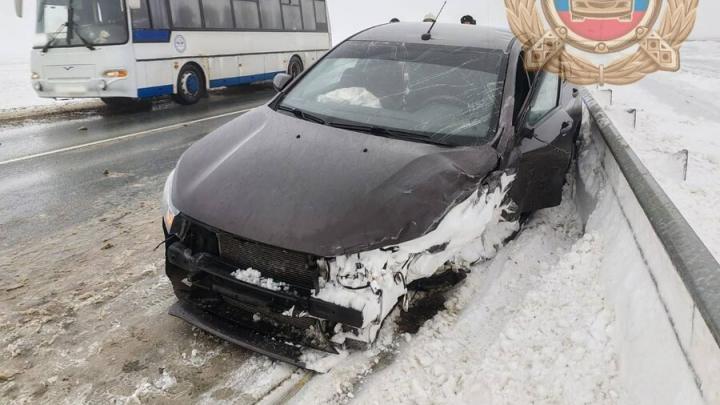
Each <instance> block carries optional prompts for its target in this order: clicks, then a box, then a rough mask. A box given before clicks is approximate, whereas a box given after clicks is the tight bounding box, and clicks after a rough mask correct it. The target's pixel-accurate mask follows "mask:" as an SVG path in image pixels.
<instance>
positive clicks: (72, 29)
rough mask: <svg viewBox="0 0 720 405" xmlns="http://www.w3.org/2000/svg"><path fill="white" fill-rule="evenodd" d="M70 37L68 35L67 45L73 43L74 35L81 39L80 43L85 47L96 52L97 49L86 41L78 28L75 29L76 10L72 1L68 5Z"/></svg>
mask: <svg viewBox="0 0 720 405" xmlns="http://www.w3.org/2000/svg"><path fill="white" fill-rule="evenodd" d="M67 27H68V35H67V44H68V45H70V42H72V34H76V35H77V37H78V38H80V42H82V43H83V45H85V47H86V48H87V49H89V50H91V51H94V50H95V47H94V46H92V44H90V41H88V40H87V39H85V37H83V36H82V34H81V33H80V31H78V29H77V27H75V8H74V7H73V0H70V2H69V3H68V22H67Z"/></svg>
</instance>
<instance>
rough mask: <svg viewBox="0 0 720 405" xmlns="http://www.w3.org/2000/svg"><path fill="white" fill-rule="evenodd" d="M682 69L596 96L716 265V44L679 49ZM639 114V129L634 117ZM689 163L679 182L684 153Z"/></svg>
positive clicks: (719, 159) (719, 118) (719, 175)
mask: <svg viewBox="0 0 720 405" xmlns="http://www.w3.org/2000/svg"><path fill="white" fill-rule="evenodd" d="M681 61H682V69H681V70H680V71H679V72H676V73H657V74H653V75H650V76H648V77H647V78H645V79H644V80H643V81H641V82H639V83H637V84H634V85H630V86H615V87H610V88H611V89H612V90H613V105H609V99H608V96H607V93H606V92H605V93H604V92H603V91H602V90H595V94H596V97H597V99H598V101H600V102H601V104H602V105H603V106H604V107H605V109H606V111H608V113H609V115H610V118H611V119H612V120H613V122H614V123H615V125H616V126H617V127H618V129H619V130H620V131H621V132H622V133H623V135H625V138H626V140H627V141H628V143H629V144H630V145H631V146H632V148H633V149H634V150H635V152H636V153H637V154H638V155H639V156H640V158H641V159H642V161H643V163H645V165H646V166H647V167H648V169H649V170H650V171H651V172H652V174H653V176H654V177H655V178H656V180H657V181H658V182H659V183H660V185H661V186H662V187H663V189H664V190H665V192H666V193H667V194H668V195H669V196H670V198H671V199H672V200H673V202H674V203H675V205H677V207H678V208H679V209H680V211H681V212H682V213H683V215H684V216H685V218H686V219H687V220H688V222H690V225H692V227H693V228H694V229H695V231H696V232H697V233H698V234H699V235H700V237H701V238H702V240H703V241H704V242H705V244H706V245H707V246H708V248H709V249H710V251H711V252H712V253H713V254H714V255H715V257H716V258H717V259H720V226H718V224H720V210H718V206H720V102H719V101H718V99H719V98H720V42H716V41H694V42H688V43H686V44H685V45H684V46H683V48H682V58H681ZM633 109H636V110H637V127H636V128H633V114H632V113H631V112H630V111H631V110H633ZM683 150H687V151H688V154H687V156H688V157H689V160H688V165H687V179H686V180H683V171H684V169H683V166H684V152H682V151H683Z"/></svg>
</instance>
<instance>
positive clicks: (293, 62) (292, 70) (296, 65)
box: [288, 56, 305, 79]
mask: <svg viewBox="0 0 720 405" xmlns="http://www.w3.org/2000/svg"><path fill="white" fill-rule="evenodd" d="M303 70H305V67H304V66H303V63H302V60H300V58H299V57H298V56H293V57H292V58H291V59H290V63H288V74H289V75H290V76H292V77H293V79H294V78H296V77H298V76H299V75H300V73H302V72H303Z"/></svg>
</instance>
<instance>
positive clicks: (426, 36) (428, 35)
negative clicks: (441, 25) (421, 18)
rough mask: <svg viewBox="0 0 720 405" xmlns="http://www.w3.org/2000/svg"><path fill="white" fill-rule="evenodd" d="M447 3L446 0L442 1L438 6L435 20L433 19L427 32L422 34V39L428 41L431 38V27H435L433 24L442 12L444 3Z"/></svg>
mask: <svg viewBox="0 0 720 405" xmlns="http://www.w3.org/2000/svg"><path fill="white" fill-rule="evenodd" d="M446 4H447V0H445V2H444V3H443V5H442V7H440V11H438V13H437V16H436V17H435V21H433V23H432V25H431V26H430V28H429V29H428V32H426V33H424V34H422V36H421V37H420V39H422V40H423V41H429V40H430V39H431V38H432V34H431V32H432V29H433V28H435V24H436V23H437V20H438V18H440V14H442V12H443V10H444V9H445V5H446Z"/></svg>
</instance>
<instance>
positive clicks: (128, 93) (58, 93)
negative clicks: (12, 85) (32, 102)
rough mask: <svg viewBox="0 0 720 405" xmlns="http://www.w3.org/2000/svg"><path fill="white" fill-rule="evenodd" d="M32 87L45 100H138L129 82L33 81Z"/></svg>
mask: <svg viewBox="0 0 720 405" xmlns="http://www.w3.org/2000/svg"><path fill="white" fill-rule="evenodd" d="M32 86H33V89H34V90H35V92H36V93H37V95H38V96H39V97H43V98H98V97H101V98H103V97H129V98H136V97H137V90H136V89H134V88H133V86H132V85H131V83H130V82H129V81H127V80H118V79H114V80H112V79H103V78H93V79H87V80H45V79H40V80H33V81H32Z"/></svg>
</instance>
